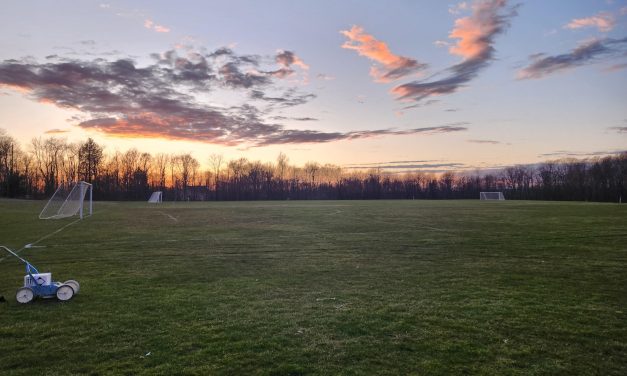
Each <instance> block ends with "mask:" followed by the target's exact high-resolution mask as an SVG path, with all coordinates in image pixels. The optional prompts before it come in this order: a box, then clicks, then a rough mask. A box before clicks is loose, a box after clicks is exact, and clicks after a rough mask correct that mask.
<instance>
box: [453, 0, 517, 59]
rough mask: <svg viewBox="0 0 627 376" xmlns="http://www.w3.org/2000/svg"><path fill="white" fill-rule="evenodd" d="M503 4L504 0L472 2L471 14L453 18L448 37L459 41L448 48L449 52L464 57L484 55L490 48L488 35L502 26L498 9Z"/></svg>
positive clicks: (494, 32) (470, 57)
mask: <svg viewBox="0 0 627 376" xmlns="http://www.w3.org/2000/svg"><path fill="white" fill-rule="evenodd" d="M505 4H506V1H505V0H492V1H481V2H476V3H474V4H473V5H472V10H473V13H472V15H471V16H468V17H463V18H459V19H457V20H455V27H454V28H453V30H452V31H451V33H450V34H449V38H452V39H459V41H457V43H456V44H455V45H454V46H452V47H451V48H449V52H450V53H451V54H453V55H458V56H461V57H463V58H465V59H472V58H475V57H478V56H482V55H484V54H485V53H486V52H487V51H488V50H489V49H490V48H492V43H491V42H492V41H491V38H490V37H491V36H492V35H494V34H496V33H497V32H498V31H499V30H500V29H501V28H502V22H500V18H499V16H498V11H499V9H500V8H502V7H503V6H505Z"/></svg>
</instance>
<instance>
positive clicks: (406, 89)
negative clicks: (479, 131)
mask: <svg viewBox="0 0 627 376" xmlns="http://www.w3.org/2000/svg"><path fill="white" fill-rule="evenodd" d="M516 9H517V7H516V6H514V7H512V8H507V2H506V0H484V1H477V2H475V3H473V5H472V14H471V15H470V16H468V17H463V18H459V19H457V20H456V21H455V27H454V28H453V30H452V31H451V33H450V35H449V37H450V38H452V39H457V43H455V45H453V46H451V47H450V48H449V52H450V53H451V54H453V55H457V56H461V57H462V58H463V60H462V61H461V62H460V63H458V64H456V65H453V66H452V67H450V68H448V69H446V70H445V72H446V73H448V75H447V76H446V77H445V78H443V79H439V80H432V81H428V80H424V81H414V82H410V83H407V84H404V85H399V86H397V87H395V88H393V89H392V93H394V94H395V95H397V97H398V99H400V100H412V101H416V102H419V101H422V100H424V99H426V98H428V97H431V96H437V95H443V94H451V93H454V92H456V91H457V90H459V88H461V87H463V86H465V85H466V84H467V83H468V82H469V81H471V80H472V79H474V78H475V77H477V75H478V74H479V72H480V71H481V70H482V69H484V68H485V67H487V66H488V65H489V63H490V62H491V61H492V60H493V59H494V52H495V49H494V46H493V45H494V39H495V38H496V36H498V35H499V34H501V33H503V32H505V30H506V29H507V27H508V26H509V22H510V20H511V18H512V17H514V16H515V15H516V14H517V12H516Z"/></svg>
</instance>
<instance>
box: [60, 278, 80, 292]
mask: <svg viewBox="0 0 627 376" xmlns="http://www.w3.org/2000/svg"><path fill="white" fill-rule="evenodd" d="M63 284H64V285H70V286H72V290H74V294H75V295H76V294H78V291H79V290H80V289H81V285H80V284H79V283H78V281H75V280H73V279H68V280H67V281H65V282H63Z"/></svg>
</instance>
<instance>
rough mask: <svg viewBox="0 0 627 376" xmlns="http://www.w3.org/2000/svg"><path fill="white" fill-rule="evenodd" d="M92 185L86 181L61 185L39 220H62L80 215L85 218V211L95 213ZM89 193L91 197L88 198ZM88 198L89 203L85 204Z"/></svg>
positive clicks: (40, 214)
mask: <svg viewBox="0 0 627 376" xmlns="http://www.w3.org/2000/svg"><path fill="white" fill-rule="evenodd" d="M92 188H93V187H92V185H91V184H89V183H86V182H84V181H79V182H77V183H69V182H68V183H61V184H60V185H59V188H57V190H56V191H55V192H54V194H53V195H52V197H51V198H50V200H49V201H48V203H47V204H46V206H44V210H42V211H41V213H39V219H60V218H67V217H72V216H75V215H79V216H80V218H81V219H82V218H83V215H84V211H85V210H86V209H87V210H89V215H91V214H92V212H93V204H92V197H93V190H92ZM87 192H89V196H87ZM86 197H87V200H88V202H87V203H86V202H85V198H86Z"/></svg>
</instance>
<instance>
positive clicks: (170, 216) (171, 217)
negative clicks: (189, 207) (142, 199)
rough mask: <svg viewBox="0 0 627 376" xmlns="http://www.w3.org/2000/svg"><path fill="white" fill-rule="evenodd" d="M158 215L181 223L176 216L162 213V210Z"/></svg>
mask: <svg viewBox="0 0 627 376" xmlns="http://www.w3.org/2000/svg"><path fill="white" fill-rule="evenodd" d="M157 213H161V214H163V215H165V216H166V217H168V218H170V219H171V220H173V221H174V222H178V221H179V220H178V218H176V217H175V216H173V215H170V214H168V213H165V212H162V211H161V210H159V211H157Z"/></svg>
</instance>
